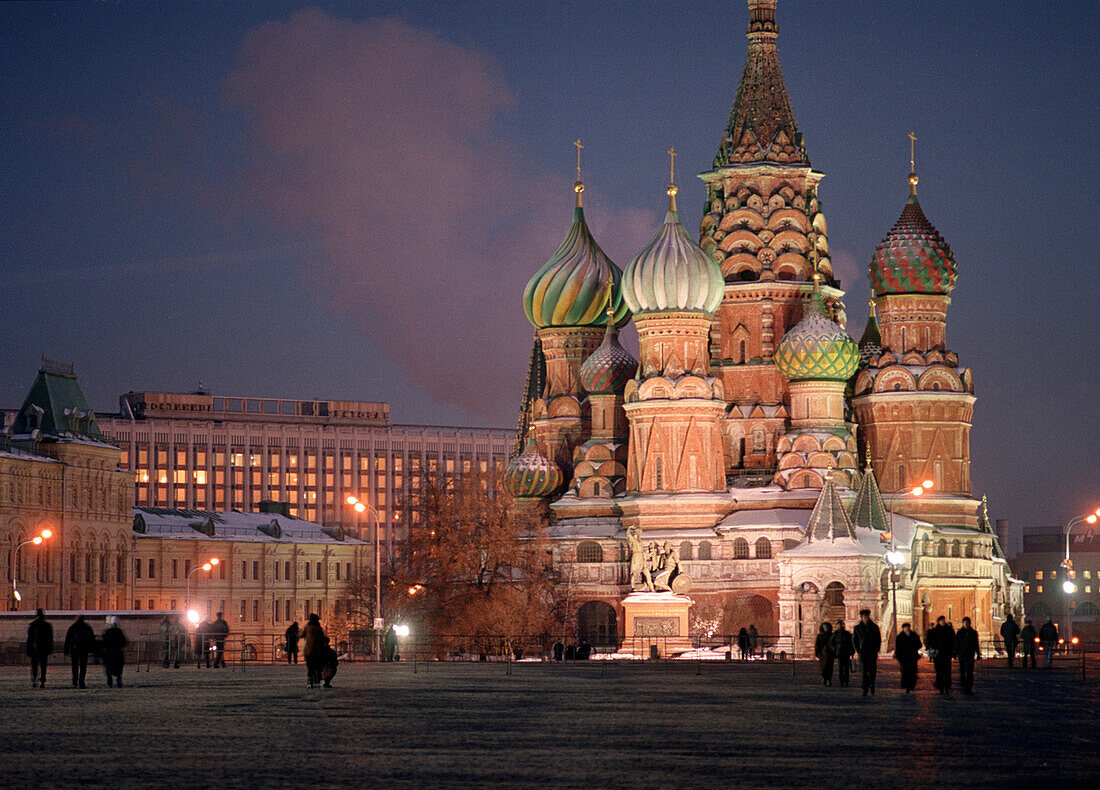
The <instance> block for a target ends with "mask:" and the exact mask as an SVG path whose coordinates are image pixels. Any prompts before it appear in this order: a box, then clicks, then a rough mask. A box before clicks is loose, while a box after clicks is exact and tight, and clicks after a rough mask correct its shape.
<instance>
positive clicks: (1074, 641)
mask: <svg viewBox="0 0 1100 790" xmlns="http://www.w3.org/2000/svg"><path fill="white" fill-rule="evenodd" d="M1080 641H1081V640H1080V639H1079V638H1078V637H1076V636H1075V637H1073V639H1071V640H1069V643H1070V644H1071V645H1076V644H1077V643H1078V642H1080Z"/></svg>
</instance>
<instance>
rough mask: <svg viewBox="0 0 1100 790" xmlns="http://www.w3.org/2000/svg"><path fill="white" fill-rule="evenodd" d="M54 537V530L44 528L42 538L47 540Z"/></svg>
mask: <svg viewBox="0 0 1100 790" xmlns="http://www.w3.org/2000/svg"><path fill="white" fill-rule="evenodd" d="M52 537H53V532H52V531H51V530H48V529H44V530H42V539H43V540H46V539H47V538H52Z"/></svg>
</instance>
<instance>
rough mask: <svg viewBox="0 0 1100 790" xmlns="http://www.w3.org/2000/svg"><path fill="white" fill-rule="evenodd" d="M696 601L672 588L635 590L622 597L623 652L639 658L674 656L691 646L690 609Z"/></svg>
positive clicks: (621, 649) (621, 650)
mask: <svg viewBox="0 0 1100 790" xmlns="http://www.w3.org/2000/svg"><path fill="white" fill-rule="evenodd" d="M694 603H695V601H693V600H691V599H690V598H688V597H687V596H686V595H677V594H676V593H672V592H635V593H631V594H630V595H628V596H627V597H626V598H623V601H622V604H623V625H624V628H625V630H624V631H623V644H622V647H621V648H620V652H623V653H633V654H634V655H636V656H638V657H639V658H671V657H672V656H674V655H677V654H679V653H683V652H685V651H687V650H690V649H691V640H690V639H689V638H688V610H689V609H691V606H692V604H694Z"/></svg>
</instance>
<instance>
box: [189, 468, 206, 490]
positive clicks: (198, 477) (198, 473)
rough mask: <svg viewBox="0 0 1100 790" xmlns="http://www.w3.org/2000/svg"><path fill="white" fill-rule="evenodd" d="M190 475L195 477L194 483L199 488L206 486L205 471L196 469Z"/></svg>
mask: <svg viewBox="0 0 1100 790" xmlns="http://www.w3.org/2000/svg"><path fill="white" fill-rule="evenodd" d="M192 474H193V475H194V477H195V482H196V483H198V484H199V485H200V486H204V485H206V470H205V469H196V470H195V471H194V472H192Z"/></svg>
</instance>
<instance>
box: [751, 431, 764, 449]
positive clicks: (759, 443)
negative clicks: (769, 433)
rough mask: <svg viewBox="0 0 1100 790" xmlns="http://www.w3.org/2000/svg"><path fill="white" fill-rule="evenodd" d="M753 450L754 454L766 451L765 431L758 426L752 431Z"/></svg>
mask: <svg viewBox="0 0 1100 790" xmlns="http://www.w3.org/2000/svg"><path fill="white" fill-rule="evenodd" d="M752 449H753V452H756V453H762V452H764V450H765V449H766V445H765V442H764V429H763V428H761V427H760V426H757V427H755V428H753V429H752Z"/></svg>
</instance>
